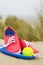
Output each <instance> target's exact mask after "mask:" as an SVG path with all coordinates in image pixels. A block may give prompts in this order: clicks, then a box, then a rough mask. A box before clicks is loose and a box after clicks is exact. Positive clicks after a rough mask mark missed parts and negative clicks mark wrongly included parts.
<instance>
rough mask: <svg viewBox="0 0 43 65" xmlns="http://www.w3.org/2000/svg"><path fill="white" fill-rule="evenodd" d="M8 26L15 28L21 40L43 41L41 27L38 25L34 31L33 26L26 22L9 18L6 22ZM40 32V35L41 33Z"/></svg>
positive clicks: (13, 17)
mask: <svg viewBox="0 0 43 65" xmlns="http://www.w3.org/2000/svg"><path fill="white" fill-rule="evenodd" d="M5 24H6V25H7V26H10V27H13V28H14V29H15V30H16V32H17V34H18V36H19V38H22V39H25V40H28V41H41V40H42V39H41V38H40V36H41V30H40V27H39V26H38V25H37V24H36V26H35V28H34V29H33V28H32V26H31V25H30V24H29V23H28V22H26V21H24V20H20V19H18V18H17V17H15V16H12V17H8V18H7V19H6V21H5ZM39 32H40V33H39Z"/></svg>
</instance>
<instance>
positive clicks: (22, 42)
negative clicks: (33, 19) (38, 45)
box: [19, 39, 39, 53]
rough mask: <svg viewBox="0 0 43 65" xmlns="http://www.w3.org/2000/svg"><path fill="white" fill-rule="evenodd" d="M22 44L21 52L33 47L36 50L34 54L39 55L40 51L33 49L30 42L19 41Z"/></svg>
mask: <svg viewBox="0 0 43 65" xmlns="http://www.w3.org/2000/svg"><path fill="white" fill-rule="evenodd" d="M19 42H20V46H21V50H23V49H24V48H25V47H26V46H28V47H31V48H32V49H33V50H34V53H39V51H38V50H37V49H35V48H33V47H32V45H31V44H30V42H28V41H25V40H22V39H19Z"/></svg>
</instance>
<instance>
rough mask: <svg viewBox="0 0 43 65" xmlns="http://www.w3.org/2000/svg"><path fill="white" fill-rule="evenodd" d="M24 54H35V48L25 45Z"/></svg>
mask: <svg viewBox="0 0 43 65" xmlns="http://www.w3.org/2000/svg"><path fill="white" fill-rule="evenodd" d="M22 54H23V55H24V56H33V54H34V51H33V49H32V48H30V47H25V48H24V49H23V51H22Z"/></svg>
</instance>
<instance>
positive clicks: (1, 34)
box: [0, 21, 6, 39]
mask: <svg viewBox="0 0 43 65" xmlns="http://www.w3.org/2000/svg"><path fill="white" fill-rule="evenodd" d="M5 27H6V25H5V24H4V23H3V22H2V21H0V39H3V38H4V29H5Z"/></svg>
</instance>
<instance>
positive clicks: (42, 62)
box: [0, 39, 43, 65]
mask: <svg viewBox="0 0 43 65" xmlns="http://www.w3.org/2000/svg"><path fill="white" fill-rule="evenodd" d="M1 44H4V41H3V40H1V39H0V45H1ZM32 45H33V46H34V47H35V48H37V49H38V50H39V51H40V53H41V56H43V42H32ZM0 65H43V58H37V59H33V60H24V59H18V58H15V57H10V56H7V55H5V54H3V53H1V52H0Z"/></svg>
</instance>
